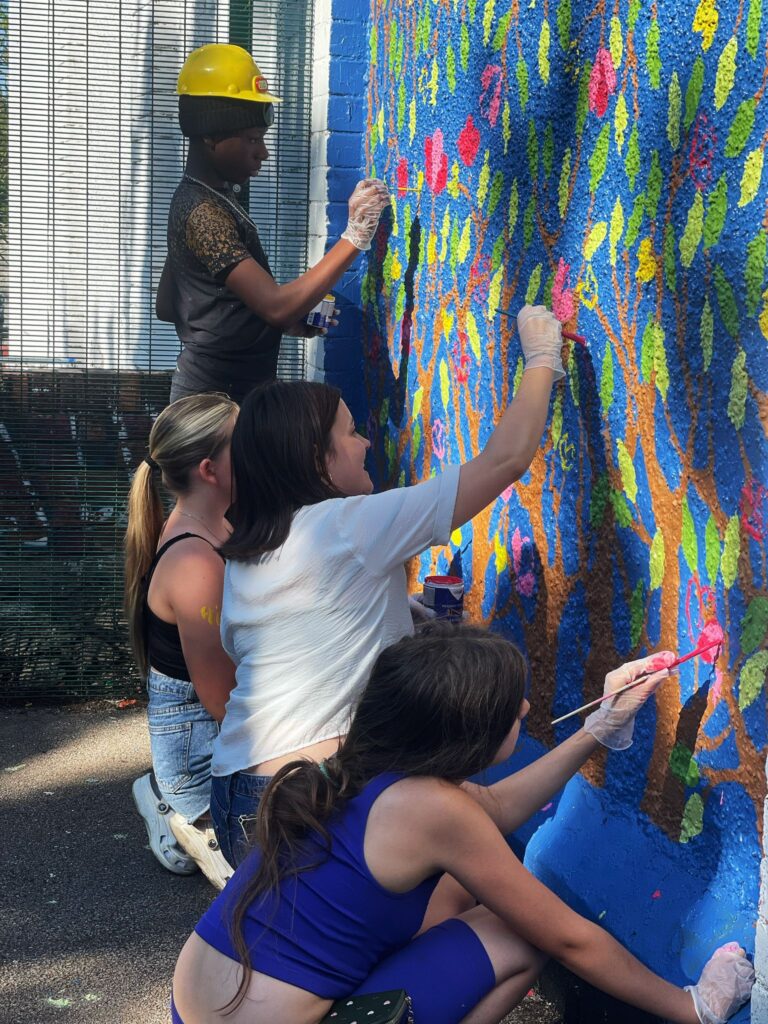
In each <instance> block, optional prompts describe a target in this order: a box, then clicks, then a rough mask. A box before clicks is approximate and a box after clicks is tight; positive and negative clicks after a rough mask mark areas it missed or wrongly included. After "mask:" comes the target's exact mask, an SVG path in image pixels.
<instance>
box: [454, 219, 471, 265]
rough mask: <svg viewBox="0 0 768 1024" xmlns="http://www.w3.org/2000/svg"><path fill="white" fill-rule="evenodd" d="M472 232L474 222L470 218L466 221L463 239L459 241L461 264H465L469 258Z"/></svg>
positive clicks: (462, 234) (462, 232) (462, 231)
mask: <svg viewBox="0 0 768 1024" xmlns="http://www.w3.org/2000/svg"><path fill="white" fill-rule="evenodd" d="M471 230H472V220H471V218H470V217H467V219H466V220H465V221H464V227H463V228H462V229H461V238H460V239H459V248H458V253H457V254H458V257H459V263H463V262H464V261H465V260H466V258H467V256H469V243H470V232H471Z"/></svg>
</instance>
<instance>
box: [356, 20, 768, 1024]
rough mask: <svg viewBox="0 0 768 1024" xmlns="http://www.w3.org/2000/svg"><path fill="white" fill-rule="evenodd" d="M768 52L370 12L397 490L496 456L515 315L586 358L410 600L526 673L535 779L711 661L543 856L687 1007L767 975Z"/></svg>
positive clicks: (692, 30)
mask: <svg viewBox="0 0 768 1024" xmlns="http://www.w3.org/2000/svg"><path fill="white" fill-rule="evenodd" d="M767 40H768V12H766V11H764V10H763V0H739V2H736V0H701V2H700V3H698V4H697V3H695V2H691V0H679V2H677V3H674V4H673V3H666V4H665V3H657V2H653V3H641V2H640V0H614V2H613V3H611V4H604V3H594V4H593V3H578V2H577V0H531V2H530V3H525V4H523V5H521V4H518V3H517V2H516V0H515V2H509V0H372V7H371V19H370V24H369V54H368V61H369V73H370V77H369V86H368V97H367V130H366V133H365V148H366V152H365V163H366V169H367V171H368V172H369V173H372V174H375V175H378V176H379V177H381V178H384V179H385V180H386V181H387V182H389V183H390V185H391V187H392V191H393V193H394V194H395V196H396V201H395V203H394V208H393V215H392V218H391V220H390V221H389V222H388V223H387V224H385V225H384V226H383V227H382V229H381V230H380V233H379V235H378V237H377V239H376V241H375V243H374V250H373V252H372V254H371V259H370V262H369V265H368V270H367V274H366V275H365V276H364V278H363V280H362V305H363V310H364V356H363V359H364V377H365V389H366V394H367V406H368V409H369V410H370V417H369V422H368V430H369V434H370V436H371V439H372V441H373V450H374V453H375V458H376V463H377V468H378V474H379V480H380V483H382V484H384V483H386V482H389V483H394V484H396V483H398V482H401V483H402V482H404V481H406V480H407V481H415V480H418V479H422V478H424V477H426V476H428V475H429V474H430V473H433V472H435V471H438V470H439V469H440V468H441V467H442V466H444V465H446V464H448V463H451V462H456V461H461V460H464V459H467V458H469V457H471V456H472V454H473V453H476V452H478V451H479V450H480V448H481V447H482V445H483V443H484V442H485V440H486V439H487V437H488V435H489V432H490V430H491V428H492V425H493V423H494V421H495V420H496V419H497V417H498V416H499V414H500V413H501V411H502V410H503V409H504V407H505V406H506V404H507V403H508V402H509V401H510V399H511V397H512V395H513V393H514V389H515V387H516V384H517V382H518V381H519V378H520V374H521V373H522V362H521V358H520V348H519V344H518V341H517V337H516V332H515V319H514V316H512V315H511V314H512V313H514V312H515V311H517V310H518V309H519V308H520V307H521V306H522V305H523V303H525V302H530V303H537V302H544V303H546V304H547V305H549V306H551V308H552V309H553V310H554V311H555V313H556V315H557V316H558V317H559V318H560V319H561V320H562V321H563V323H564V324H566V325H567V326H568V328H569V329H570V330H572V331H574V332H576V333H578V334H580V335H583V336H584V337H585V339H586V343H585V344H579V343H576V342H568V343H567V352H566V366H567V375H566V380H565V382H564V383H563V384H562V385H560V386H559V387H558V390H557V393H556V396H555V398H554V401H553V403H552V410H551V416H550V420H549V424H548V426H547V430H546V434H545V437H544V440H543V445H542V448H541V451H540V453H539V455H538V457H537V458H536V460H535V462H534V464H533V466H532V467H531V469H530V471H529V472H528V473H527V474H526V475H525V477H524V478H523V480H522V481H521V482H520V484H519V485H517V486H516V487H515V488H514V489H510V491H509V492H508V493H505V494H504V495H503V496H502V498H501V499H500V500H499V501H497V502H496V504H495V505H494V506H493V507H492V508H491V509H490V510H488V511H487V512H486V513H485V514H483V515H481V516H479V517H478V518H477V519H476V520H475V521H474V523H473V524H472V526H471V527H469V526H467V527H464V528H463V529H462V530H460V531H456V533H455V534H454V535H453V537H452V538H451V544H450V546H449V547H447V548H446V549H445V550H443V551H439V552H433V553H432V555H430V556H429V557H428V558H425V559H424V560H423V562H422V564H421V566H419V567H418V568H419V571H420V573H422V574H423V573H425V572H426V571H429V570H435V569H436V570H438V571H445V570H447V569H448V568H449V565H452V566H453V567H454V569H459V570H460V571H461V573H462V574H463V576H464V579H465V582H466V586H467V591H468V598H467V603H468V607H469V609H470V611H471V613H472V615H473V618H474V619H476V620H480V621H483V622H485V623H487V624H491V625H493V627H494V628H495V629H498V630H501V631H503V632H504V633H505V634H506V635H508V636H509V637H510V638H513V639H514V640H516V641H517V642H518V643H519V644H520V645H521V647H522V648H523V649H524V651H525V652H526V654H527V655H528V657H529V659H530V662H531V666H532V692H533V699H532V704H533V707H532V711H531V714H530V717H529V723H528V734H529V737H531V738H532V742H534V744H535V745H538V747H539V749H541V747H542V746H544V747H549V746H551V745H553V744H554V743H555V742H557V741H558V740H561V739H563V738H565V737H566V736H567V735H569V734H570V732H572V731H573V730H574V729H575V728H577V723H576V722H575V721H573V720H572V721H570V722H567V723H563V725H562V726H558V727H556V728H555V729H553V728H552V727H551V726H550V724H549V723H550V720H551V719H552V718H554V717H557V716H558V715H559V714H562V713H564V712H565V711H566V710H568V709H570V708H572V707H575V706H577V705H578V704H580V703H582V702H584V701H586V700H588V699H590V698H592V697H594V696H597V695H599V693H601V692H602V680H603V676H604V674H605V672H606V670H608V669H609V668H611V667H613V666H615V665H616V664H617V663H620V662H621V661H623V660H626V659H628V658H633V657H637V656H639V655H641V654H642V653H644V652H646V651H650V650H653V649H656V648H660V647H661V648H670V649H673V650H677V651H680V652H686V651H689V650H691V649H692V648H693V647H694V646H695V645H696V644H697V643H698V642H699V641H700V639H701V638H702V637H705V638H706V637H710V638H713V639H722V646H721V647H720V648H719V650H717V649H716V650H714V651H712V652H711V653H710V654H709V655H708V656H706V657H703V658H702V659H700V660H696V661H694V662H691V663H688V664H687V665H685V666H684V667H683V668H682V669H681V671H680V674H679V676H678V677H677V678H675V679H672V680H670V681H668V682H667V683H666V684H665V685H664V686H663V688H662V689H661V690H660V692H659V694H658V698H657V701H656V706H655V708H647V709H646V710H645V711H644V713H643V715H642V717H641V720H640V722H639V724H638V728H637V730H636V740H635V744H634V746H633V748H632V749H631V750H630V751H629V752H627V753H626V754H616V755H614V754H611V755H609V756H608V757H606V758H603V759H602V760H601V761H599V763H596V764H595V765H594V766H593V767H592V768H591V769H590V771H589V773H588V776H587V777H585V778H584V779H580V780H577V781H575V782H574V783H573V784H571V786H569V788H568V789H567V790H566V794H565V796H564V797H563V798H562V799H561V800H560V801H559V804H558V803H556V804H555V805H553V806H552V807H550V808H547V809H545V810H544V811H543V812H542V814H541V815H540V818H539V822H537V824H541V827H540V828H539V829H538V831H536V832H535V835H534V836H533V839H532V840H531V842H530V843H529V846H528V851H527V855H526V856H527V859H528V863H529V864H531V866H532V867H533V868H534V870H536V871H537V872H538V873H539V874H541V876H542V877H544V878H545V879H546V880H547V881H548V882H549V883H550V884H551V885H552V886H553V887H554V888H556V889H557V890H558V891H559V892H561V893H562V894H563V895H564V896H566V897H567V898H568V899H569V900H570V901H571V902H572V903H574V905H576V906H577V907H578V908H579V909H580V910H582V911H583V912H585V913H587V914H589V915H590V916H591V917H593V918H595V919H600V920H601V921H602V923H603V924H604V925H605V926H606V927H609V928H610V930H612V931H613V932H614V934H616V935H617V936H618V937H619V938H620V939H622V940H623V941H625V942H627V943H628V944H629V945H630V947H631V948H632V949H633V950H634V951H635V952H637V953H638V954H639V955H640V956H642V957H643V959H645V960H646V961H647V962H648V963H650V964H651V965H652V966H653V967H655V968H657V969H659V970H663V971H664V972H665V973H666V974H667V975H668V976H671V977H673V978H675V979H676V980H680V981H682V980H683V979H684V978H686V977H687V978H690V977H691V976H694V975H696V974H697V972H698V970H699V969H700V967H701V964H702V963H703V961H704V960H705V959H706V957H707V956H708V955H709V953H710V952H711V950H712V949H713V948H714V946H715V945H717V944H719V942H720V941H721V940H724V939H725V938H738V939H739V940H740V941H742V942H744V943H745V944H746V945H747V947H748V948H750V949H754V945H755V921H756V904H757V894H758V884H759V883H758V875H759V862H760V836H761V827H762V805H763V799H764V796H765V770H764V764H765V754H766V704H765V701H766V698H765V685H764V684H765V677H766V670H767V669H768V648H767V645H766V628H767V626H768V565H767V564H766V547H765V537H766V531H767V530H768V459H767V458H766V449H767V448H768V444H767V439H766V435H767V433H768V396H767V395H766V390H767V389H768V353H767V352H766V342H767V341H768V290H767V283H766V228H767V227H768V171H764V154H765V148H766V143H767V142H768V98H766V96H765V90H766V84H767V81H768V64H767V62H766V43H767ZM414 582H415V580H414ZM530 831H531V832H532V831H533V830H530ZM528 834H529V835H530V832H529V833H528ZM526 838H527V836H526ZM742 1019H743V1018H742Z"/></svg>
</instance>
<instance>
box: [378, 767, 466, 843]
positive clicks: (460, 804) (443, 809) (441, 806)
mask: <svg viewBox="0 0 768 1024" xmlns="http://www.w3.org/2000/svg"><path fill="white" fill-rule="evenodd" d="M376 808H379V813H381V814H384V815H390V814H396V815H397V817H398V819H399V820H400V821H402V822H403V824H406V825H408V826H410V827H412V828H413V829H414V830H415V831H416V832H419V833H421V834H423V833H424V832H425V831H432V830H433V829H434V828H435V827H437V828H439V829H440V830H441V831H442V830H443V829H445V828H448V829H450V828H452V827H455V825H456V823H457V821H458V820H459V819H463V818H465V817H466V816H467V814H472V813H476V812H477V811H478V810H479V808H478V806H477V804H476V803H475V801H474V800H473V799H472V798H471V797H470V796H469V795H468V794H467V793H465V792H464V791H463V790H462V789H461V787H460V786H459V785H458V784H456V783H453V782H448V781H447V780H445V779H438V778H435V777H434V776H430V775H413V776H410V777H408V778H405V779H400V781H399V782H396V783H394V784H393V785H392V786H389V787H388V788H387V789H386V790H385V791H384V792H383V793H382V794H381V796H380V797H379V798H378V800H377V801H376V803H375V805H374V810H375V809H376ZM481 813H482V812H481Z"/></svg>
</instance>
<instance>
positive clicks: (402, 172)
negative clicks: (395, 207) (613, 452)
mask: <svg viewBox="0 0 768 1024" xmlns="http://www.w3.org/2000/svg"><path fill="white" fill-rule="evenodd" d="M396 175H397V187H398V190H399V191H400V192H405V190H406V189H407V188H408V161H407V160H406V158H405V157H402V158H401V160H400V163H399V164H398V165H397V172H396Z"/></svg>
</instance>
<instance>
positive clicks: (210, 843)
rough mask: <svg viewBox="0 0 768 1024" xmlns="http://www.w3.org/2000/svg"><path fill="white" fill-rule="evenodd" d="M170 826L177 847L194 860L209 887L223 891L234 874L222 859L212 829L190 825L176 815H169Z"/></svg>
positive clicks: (222, 856)
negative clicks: (212, 886) (209, 884)
mask: <svg viewBox="0 0 768 1024" xmlns="http://www.w3.org/2000/svg"><path fill="white" fill-rule="evenodd" d="M170 826H171V830H172V832H173V834H174V836H175V837H176V840H177V842H178V844H179V846H180V847H181V848H182V849H183V850H184V852H185V853H188V854H189V856H190V857H192V858H194V860H195V861H196V862H197V866H198V867H199V868H200V870H201V871H202V872H203V874H204V875H205V877H206V878H207V879H208V881H209V882H210V883H211V885H214V886H215V887H216V888H217V889H223V888H224V886H225V885H226V884H227V882H228V881H229V880H230V878H231V877H232V875H233V874H234V870H233V869H232V868H231V867H230V866H229V864H228V863H227V861H226V860H225V859H224V854H223V853H222V852H221V850H220V849H219V842H218V840H217V839H216V833H215V832H214V831H213V829H212V828H198V827H197V825H190V823H189V822H188V821H187V820H186V819H185V818H182V816H181V815H180V814H176V813H174V814H172V815H171V820H170Z"/></svg>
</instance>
